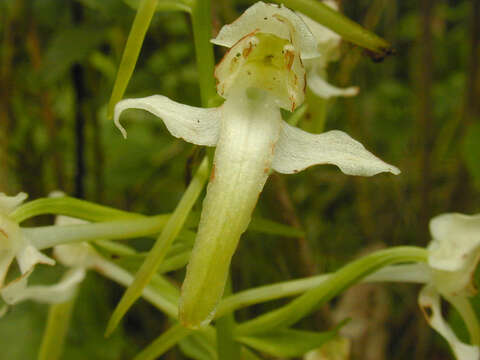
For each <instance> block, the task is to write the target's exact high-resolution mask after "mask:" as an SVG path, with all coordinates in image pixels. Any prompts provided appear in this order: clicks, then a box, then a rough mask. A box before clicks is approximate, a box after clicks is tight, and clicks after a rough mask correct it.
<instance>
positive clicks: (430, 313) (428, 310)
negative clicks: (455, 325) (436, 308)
mask: <svg viewBox="0 0 480 360" xmlns="http://www.w3.org/2000/svg"><path fill="white" fill-rule="evenodd" d="M420 309H421V310H422V312H423V315H424V316H425V319H427V321H428V322H430V321H431V319H432V316H433V310H432V307H431V306H430V305H426V306H421V307H420Z"/></svg>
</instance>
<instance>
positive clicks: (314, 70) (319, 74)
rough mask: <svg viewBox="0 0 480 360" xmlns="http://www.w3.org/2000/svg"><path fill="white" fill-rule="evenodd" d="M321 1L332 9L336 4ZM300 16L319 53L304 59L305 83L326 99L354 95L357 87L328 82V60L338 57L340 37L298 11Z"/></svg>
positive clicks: (329, 0) (326, 0)
mask: <svg viewBox="0 0 480 360" xmlns="http://www.w3.org/2000/svg"><path fill="white" fill-rule="evenodd" d="M323 3H324V4H325V5H327V6H329V7H331V8H332V9H334V10H338V5H337V3H336V2H335V1H333V0H324V1H323ZM299 15H300V17H301V18H302V19H303V21H304V22H305V23H306V24H307V26H308V27H309V28H310V30H311V31H312V33H313V35H314V36H315V39H316V41H317V48H318V52H319V55H320V56H318V57H315V58H312V59H305V61H304V64H305V68H306V70H307V85H308V87H309V88H310V89H311V90H312V91H313V92H314V93H315V94H316V95H317V96H319V97H321V98H324V99H328V98H331V97H336V96H345V97H347V96H355V95H357V94H358V87H356V86H351V87H347V88H339V87H336V86H333V85H331V84H330V83H328V81H327V78H328V74H327V66H328V63H329V62H332V61H337V60H338V58H339V57H340V43H341V41H342V38H341V37H340V35H338V34H337V33H335V32H333V31H332V30H330V29H328V28H326V27H325V26H323V25H321V24H319V23H317V22H316V21H314V20H312V19H310V18H309V17H308V16H306V15H304V14H301V13H299Z"/></svg>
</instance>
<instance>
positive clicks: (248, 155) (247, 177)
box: [179, 89, 281, 328]
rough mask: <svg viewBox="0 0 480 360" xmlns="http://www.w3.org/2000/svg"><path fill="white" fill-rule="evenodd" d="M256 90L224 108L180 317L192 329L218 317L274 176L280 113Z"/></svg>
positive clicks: (237, 96) (241, 92)
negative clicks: (240, 248) (242, 243)
mask: <svg viewBox="0 0 480 360" xmlns="http://www.w3.org/2000/svg"><path fill="white" fill-rule="evenodd" d="M250 90H251V89H250ZM251 91H252V92H253V94H252V93H251V92H250V91H249V90H242V89H237V93H233V94H232V96H230V97H229V98H228V99H227V100H226V101H225V103H224V104H223V106H222V113H223V125H222V132H221V136H220V140H219V142H218V145H217V150H216V151H215V159H214V163H213V169H212V175H211V178H210V182H209V185H208V188H207V195H206V197H205V200H204V202H203V210H202V215H201V219H200V224H199V228H198V232H197V238H196V240H195V245H194V248H193V252H192V256H191V258H190V263H189V264H188V267H187V274H186V277H185V280H184V282H183V286H182V293H181V298H180V305H179V317H180V320H181V321H182V323H183V324H184V325H185V326H187V327H190V328H198V327H201V326H205V325H207V324H208V323H209V322H210V320H211V319H212V317H213V316H214V313H215V309H216V307H217V305H218V302H219V301H220V298H221V297H222V294H223V290H224V287H225V283H226V280H227V276H228V268H229V265H230V261H231V259H232V256H233V253H234V251H235V249H236V247H237V244H238V241H239V239H240V236H241V234H242V233H243V232H244V231H245V230H246V229H247V226H248V224H249V222H250V219H251V215H252V212H253V209H254V207H255V205H256V202H257V199H258V196H259V195H260V192H261V191H262V189H263V186H264V184H265V182H266V180H267V178H268V175H269V170H270V164H271V161H272V157H273V148H274V146H275V142H276V141H277V139H278V136H279V132H280V121H281V115H280V110H279V109H278V107H277V106H276V104H275V99H274V98H272V97H271V96H269V94H268V93H266V92H264V91H261V90H251Z"/></svg>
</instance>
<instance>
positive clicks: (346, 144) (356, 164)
mask: <svg viewBox="0 0 480 360" xmlns="http://www.w3.org/2000/svg"><path fill="white" fill-rule="evenodd" d="M316 164H333V165H336V166H338V167H339V168H340V170H341V171H342V172H343V173H345V174H347V175H361V176H372V175H375V174H378V173H381V172H391V173H393V174H395V175H397V174H399V173H400V170H398V169H397V168H396V167H395V166H392V165H389V164H387V163H385V162H383V161H382V160H380V159H379V158H377V157H376V156H375V155H373V154H372V153H370V152H368V151H367V150H366V149H365V148H364V146H363V145H362V144H361V143H359V142H358V141H356V140H354V139H352V138H351V137H350V136H349V135H347V134H346V133H344V132H342V131H338V130H332V131H329V132H326V133H323V134H317V135H314V134H310V133H308V132H306V131H303V130H300V129H298V128H296V127H293V126H290V125H289V124H287V123H286V122H282V131H281V134H280V139H279V140H278V142H277V145H276V147H275V156H274V159H273V163H272V168H273V169H274V170H275V171H278V172H279V173H283V174H292V173H297V172H299V171H302V170H304V169H306V168H307V167H309V166H312V165H316Z"/></svg>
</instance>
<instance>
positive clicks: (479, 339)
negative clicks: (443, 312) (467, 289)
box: [444, 295, 480, 346]
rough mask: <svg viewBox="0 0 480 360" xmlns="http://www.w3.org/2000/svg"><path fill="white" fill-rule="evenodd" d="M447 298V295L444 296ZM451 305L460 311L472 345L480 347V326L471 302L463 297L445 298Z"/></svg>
mask: <svg viewBox="0 0 480 360" xmlns="http://www.w3.org/2000/svg"><path fill="white" fill-rule="evenodd" d="M444 296H445V295H444ZM445 299H447V300H448V302H449V303H450V304H452V305H453V307H454V308H455V309H456V310H457V311H458V313H459V314H460V316H461V317H462V319H463V321H464V322H465V325H466V326H467V329H468V332H469V334H470V343H471V344H472V345H476V346H479V345H480V325H479V323H478V317H477V314H476V313H475V310H474V309H473V307H472V304H471V302H470V300H469V299H468V298H466V297H462V296H445Z"/></svg>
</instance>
